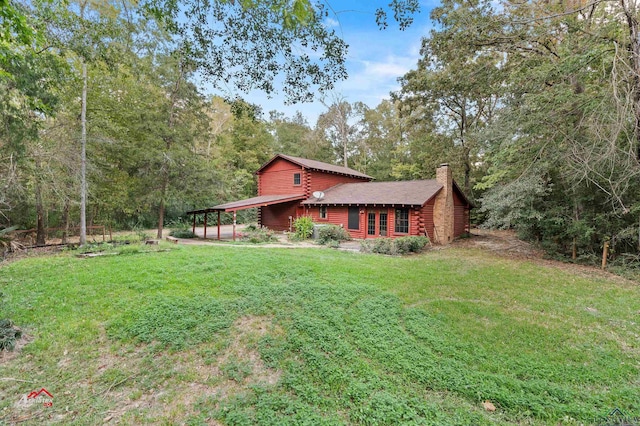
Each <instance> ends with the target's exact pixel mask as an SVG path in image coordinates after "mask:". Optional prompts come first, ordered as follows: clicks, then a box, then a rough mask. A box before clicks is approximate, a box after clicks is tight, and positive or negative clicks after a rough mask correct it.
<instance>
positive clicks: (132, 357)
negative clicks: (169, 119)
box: [0, 246, 640, 425]
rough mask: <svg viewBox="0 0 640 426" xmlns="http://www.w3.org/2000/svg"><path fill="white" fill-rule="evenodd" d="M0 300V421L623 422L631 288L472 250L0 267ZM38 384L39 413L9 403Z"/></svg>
mask: <svg viewBox="0 0 640 426" xmlns="http://www.w3.org/2000/svg"><path fill="white" fill-rule="evenodd" d="M0 291H1V292H2V293H3V294H4V298H3V305H2V306H0V307H1V308H2V312H1V313H0V318H3V317H9V318H11V319H13V321H14V322H15V323H16V324H18V325H19V326H20V327H22V328H23V330H24V332H25V333H26V335H27V336H28V339H30V340H31V341H30V343H28V344H27V345H26V346H24V347H23V348H22V349H21V351H20V352H19V353H18V354H17V355H16V356H14V357H13V358H12V359H5V360H3V361H0V362H1V363H0V423H3V422H4V423H13V422H18V421H24V422H25V423H26V424H43V423H59V424H95V423H100V424H102V423H103V422H111V423H115V422H120V423H122V424H145V423H153V424H176V423H183V424H232V425H253V424H273V425H283V424H309V425H320V424H336V425H338V424H366V425H369V424H371V425H376V424H389V425H397V424H437V425H446V424H451V425H461V424H470V425H481V424H553V425H557V424H563V425H565V424H566V425H570V424H593V423H596V421H597V418H598V417H599V416H606V415H607V413H608V412H609V411H610V410H612V409H614V408H619V409H621V410H622V411H624V412H625V413H627V415H629V416H634V417H635V416H640V374H639V372H640V327H639V325H638V322H640V297H639V296H640V287H638V286H637V285H634V284H630V283H625V282H624V281H622V280H613V281H612V280H608V279H606V278H598V277H595V276H594V277H583V276H577V275H573V274H571V273H569V272H566V271H563V270H560V269H557V268H553V267H548V266H541V265H538V264H536V263H530V262H525V261H516V260H508V259H503V258H498V257H494V256H492V255H491V254H489V253H486V252H482V251H479V250H473V249H448V250H440V251H431V252H428V253H426V254H423V255H419V256H410V257H406V258H391V257H383V256H378V255H362V254H357V253H345V252H338V251H333V250H328V249H295V250H287V249H260V248H253V247H222V246H215V247H207V246H193V247H178V248H176V249H174V250H171V251H166V252H155V253H136V252H135V250H130V251H128V252H124V253H123V254H122V255H119V256H103V257H96V258H87V259H79V258H76V257H74V256H72V255H71V254H62V255H59V256H53V257H44V258H28V259H24V260H21V261H16V262H14V263H11V264H9V265H6V266H3V267H1V268H0ZM43 387H44V388H46V389H47V390H48V391H49V392H50V393H51V394H52V395H53V406H51V407H44V406H42V404H39V405H35V404H34V405H31V406H24V404H21V403H20V402H19V400H20V398H21V397H22V396H23V395H26V394H28V393H29V392H31V391H33V390H39V389H41V388H43ZM485 401H490V402H491V403H492V404H493V405H494V406H495V407H496V410H495V411H487V410H486V409H485V408H484V407H483V402H485Z"/></svg>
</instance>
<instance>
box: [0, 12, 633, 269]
mask: <svg viewBox="0 0 640 426" xmlns="http://www.w3.org/2000/svg"><path fill="white" fill-rule="evenodd" d="M0 7H1V9H0V25H1V27H0V118H1V123H0V229H2V228H7V227H11V226H18V227H21V228H36V229H38V232H37V234H38V241H39V242H42V241H43V239H44V229H45V228H47V227H62V228H69V227H74V226H77V225H78V224H80V223H81V222H82V220H83V218H82V216H83V215H82V211H85V212H86V216H85V218H84V221H85V223H86V224H100V225H107V226H110V227H112V228H114V229H136V228H152V227H153V228H158V230H159V232H161V230H162V228H163V226H165V225H170V224H175V223H177V222H180V221H183V220H185V217H184V212H186V211H187V210H190V209H193V208H202V207H205V206H212V205H216V204H219V203H223V202H226V201H231V200H237V199H241V198H247V197H251V196H254V195H255V193H256V178H255V175H254V172H255V171H256V170H257V169H258V168H259V167H260V166H261V165H262V164H263V163H264V162H265V161H267V160H268V159H269V158H271V157H272V156H273V155H274V154H275V153H286V154H289V155H294V156H300V157H305V158H311V159H316V160H320V161H325V162H330V163H336V164H344V165H348V166H349V167H351V168H354V169H356V170H358V171H361V172H364V173H367V174H369V175H371V176H373V177H374V178H375V179H376V180H379V181H385V180H404V179H423V178H432V177H433V175H434V173H435V168H436V166H437V165H438V164H440V163H442V162H448V163H450V164H451V165H452V167H453V169H454V174H455V178H456V180H457V181H458V182H459V183H460V185H461V187H462V188H463V190H464V191H465V193H466V194H467V195H468V196H469V197H470V199H472V200H473V201H474V203H475V204H476V209H475V210H474V212H475V213H474V221H475V223H476V224H478V225H483V226H488V227H497V228H512V229H516V230H517V231H518V232H519V234H520V236H521V237H522V238H525V239H528V240H532V241H537V242H538V243H540V244H541V245H542V246H543V247H544V248H545V249H546V250H547V251H548V252H549V253H553V254H555V255H558V256H564V257H567V258H571V257H573V258H574V259H576V260H585V261H592V260H593V259H595V258H596V257H597V256H598V255H599V253H600V252H601V250H602V246H603V244H604V242H605V241H609V242H610V244H611V246H612V250H613V253H614V256H616V257H617V258H619V259H621V260H622V261H624V262H630V263H633V262H638V252H639V246H640V189H639V188H640V186H639V183H640V182H639V177H640V161H639V160H640V31H639V29H638V7H637V4H636V3H635V2H634V1H630V0H617V1H604V0H599V1H583V0H575V1H574V0H571V1H552V2H549V1H530V2H510V1H477V0H472V1H461V0H443V1H442V2H441V3H440V5H439V6H438V7H436V8H434V9H432V11H431V14H430V17H431V20H432V21H433V24H434V26H433V28H434V29H433V30H432V31H431V32H430V34H429V35H428V36H427V37H424V38H423V39H422V49H421V52H420V54H421V59H420V60H419V61H418V62H417V63H416V64H415V67H414V69H413V70H411V71H410V72H408V73H407V74H405V75H404V76H403V77H402V78H401V79H400V87H401V88H400V90H398V91H397V92H394V93H392V94H391V97H390V99H389V100H384V101H382V102H381V103H380V104H379V105H377V106H376V107H369V106H367V105H365V104H364V103H362V102H357V101H356V102H350V101H347V100H346V99H345V98H344V97H343V96H341V95H340V94H339V93H337V92H336V91H333V90H332V89H334V87H335V83H336V82H338V81H340V80H342V79H344V78H345V77H346V69H345V66H344V61H345V56H346V54H347V46H346V44H345V43H344V41H343V40H342V39H341V38H340V37H339V36H338V35H336V33H335V32H334V30H332V29H331V28H329V27H327V26H326V25H324V24H323V22H324V19H325V18H327V17H331V16H332V15H331V13H332V8H331V4H330V2H324V1H321V2H317V3H316V2H313V1H311V0H292V1H279V0H269V1H266V0H265V1H249V0H246V1H244V0H243V1H227V0H216V1H212V2H198V1H195V0H183V1H181V2H178V1H176V0H146V1H140V2H132V1H124V0H123V1H98V0H84V1H69V2H53V1H41V0H38V1H7V0H4V1H0ZM419 8H420V4H419V2H418V1H412V0H404V1H402V0H395V1H392V2H391V3H390V4H389V5H384V6H383V7H381V8H379V9H377V11H376V13H375V19H376V22H377V23H378V25H379V26H380V27H381V28H382V29H384V28H385V27H386V26H387V25H389V24H390V23H393V24H397V25H399V26H400V28H404V27H406V26H408V25H410V24H411V20H412V17H413V16H414V15H415V13H417V11H418V10H419ZM392 18H393V19H392ZM387 20H388V21H389V22H387ZM276 76H279V77H277V78H276ZM202 81H206V82H207V83H208V84H211V85H213V86H220V85H226V86H229V85H232V86H233V87H234V88H235V89H236V90H237V93H238V94H239V96H234V97H226V98H222V97H218V96H205V95H204V94H203V93H202V91H201V90H200V89H199V86H200V83H201V82H202ZM277 81H282V84H281V87H275V86H274V82H277ZM248 90H261V91H264V92H266V93H272V92H274V91H275V90H280V91H281V92H282V93H284V94H285V95H286V96H287V100H288V101H289V102H291V103H299V102H304V101H308V100H310V99H312V98H313V97H315V98H316V99H318V98H319V99H323V102H324V103H325V105H326V111H325V112H323V113H322V114H321V115H320V116H319V117H318V119H317V121H316V122H315V123H309V122H308V121H307V119H306V118H305V117H304V116H303V115H302V114H301V113H297V114H295V115H294V116H286V115H285V114H283V113H281V112H278V111H262V110H260V108H259V107H258V106H256V105H253V104H251V103H250V102H247V101H246V100H243V98H242V97H241V94H242V93H243V92H246V91H248ZM303 105H304V104H301V109H302V108H303ZM83 147H85V148H83ZM83 152H84V155H83ZM83 159H85V160H83ZM83 183H84V184H83ZM83 188H84V189H86V193H85V197H82V192H83ZM83 199H84V200H85V203H84V205H83V202H82V200H83ZM247 215H248V216H247V217H243V218H242V219H244V220H252V217H251V213H250V212H249V213H247Z"/></svg>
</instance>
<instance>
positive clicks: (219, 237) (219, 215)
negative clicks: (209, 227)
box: [218, 210, 220, 241]
mask: <svg viewBox="0 0 640 426" xmlns="http://www.w3.org/2000/svg"><path fill="white" fill-rule="evenodd" d="M218 241H220V210H218Z"/></svg>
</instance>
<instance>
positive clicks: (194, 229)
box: [191, 213, 196, 234]
mask: <svg viewBox="0 0 640 426" xmlns="http://www.w3.org/2000/svg"><path fill="white" fill-rule="evenodd" d="M191 232H193V233H194V234H195V233H196V214H195V213H194V214H193V230H192V231H191Z"/></svg>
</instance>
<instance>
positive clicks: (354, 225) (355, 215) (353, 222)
mask: <svg viewBox="0 0 640 426" xmlns="http://www.w3.org/2000/svg"><path fill="white" fill-rule="evenodd" d="M347 228H348V229H354V230H358V229H360V208H359V207H349V221H348V224H347Z"/></svg>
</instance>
